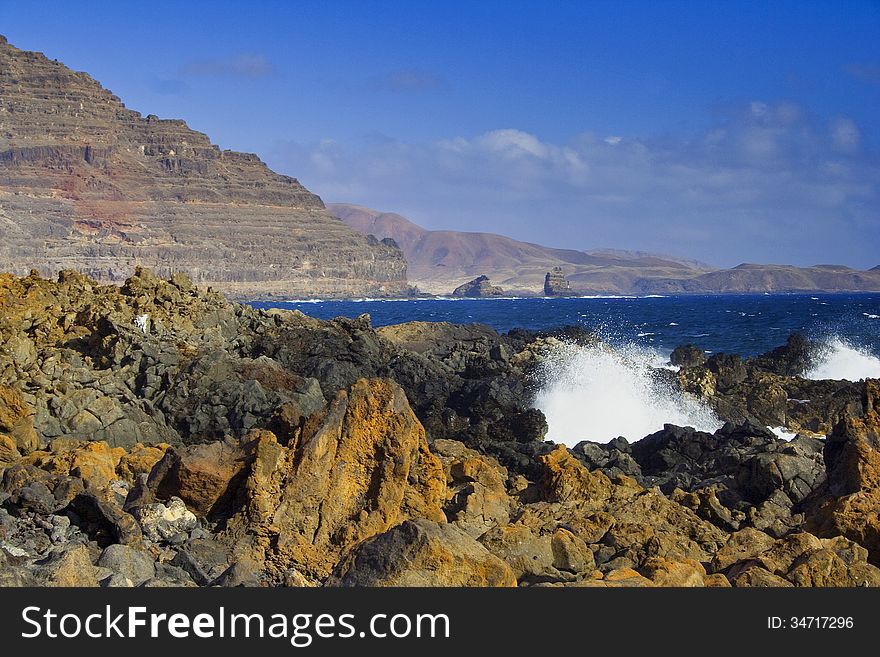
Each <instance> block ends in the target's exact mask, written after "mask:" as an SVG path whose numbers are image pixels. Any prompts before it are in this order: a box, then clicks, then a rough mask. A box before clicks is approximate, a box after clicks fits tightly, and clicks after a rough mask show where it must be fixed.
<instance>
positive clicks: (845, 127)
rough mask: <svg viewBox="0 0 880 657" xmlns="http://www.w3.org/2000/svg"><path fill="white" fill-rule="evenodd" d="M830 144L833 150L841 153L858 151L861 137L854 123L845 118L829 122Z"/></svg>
mask: <svg viewBox="0 0 880 657" xmlns="http://www.w3.org/2000/svg"><path fill="white" fill-rule="evenodd" d="M830 132H831V143H832V144H833V145H834V148H836V149H837V150H839V151H841V152H843V153H854V152H855V151H857V150H858V149H859V144H860V143H861V140H862V135H861V133H860V132H859V127H858V126H857V125H856V124H855V121H853V120H852V119H847V118H843V117H841V118H837V119H835V120H833V121H832V122H831V125H830Z"/></svg>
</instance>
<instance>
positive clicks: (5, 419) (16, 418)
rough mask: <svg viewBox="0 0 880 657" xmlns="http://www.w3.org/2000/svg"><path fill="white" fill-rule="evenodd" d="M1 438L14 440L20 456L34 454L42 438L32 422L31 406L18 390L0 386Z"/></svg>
mask: <svg viewBox="0 0 880 657" xmlns="http://www.w3.org/2000/svg"><path fill="white" fill-rule="evenodd" d="M0 436H7V437H8V438H9V439H10V440H12V441H13V442H14V443H15V449H16V451H18V452H19V453H20V454H27V453H28V452H32V451H33V450H35V449H37V447H38V446H39V444H40V437H39V435H38V434H37V431H36V429H34V425H33V422H32V421H31V408H30V406H28V405H27V403H26V402H25V401H24V399H22V397H21V393H19V392H18V390H15V389H13V388H10V387H8V386H0ZM5 442H8V441H5ZM10 456H11V454H10Z"/></svg>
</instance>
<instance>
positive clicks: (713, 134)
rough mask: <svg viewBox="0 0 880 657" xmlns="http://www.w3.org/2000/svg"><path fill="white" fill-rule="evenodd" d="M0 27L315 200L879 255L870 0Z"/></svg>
mask: <svg viewBox="0 0 880 657" xmlns="http://www.w3.org/2000/svg"><path fill="white" fill-rule="evenodd" d="M0 33H2V34H4V35H5V36H7V37H8V39H9V40H10V42H11V43H13V44H14V45H16V46H18V47H21V48H25V49H29V50H40V51H42V52H44V53H46V54H47V55H48V56H50V57H53V58H57V59H59V60H61V61H63V62H65V63H66V64H68V65H69V66H71V67H72V68H75V69H78V70H85V71H88V72H89V73H90V74H92V75H93V77H95V78H96V79H97V80H99V81H100V82H101V83H102V84H104V86H106V87H107V88H109V89H111V90H113V91H114V92H115V93H116V94H117V95H119V96H120V97H121V98H122V99H123V101H124V102H125V103H126V105H127V106H129V107H131V108H133V109H136V110H139V111H141V112H143V113H144V114H147V113H154V114H158V115H160V116H163V117H176V118H183V119H185V120H186V121H187V122H188V123H189V125H190V126H191V127H193V128H195V129H197V130H201V131H203V132H206V133H208V134H209V135H210V136H211V138H212V140H213V141H214V142H215V143H217V144H218V145H219V146H221V147H222V148H232V149H236V150H243V151H249V152H255V153H257V154H259V155H260V156H261V157H262V158H263V159H264V160H266V161H267V162H268V163H269V164H270V165H271V166H272V167H273V168H275V169H276V170H279V171H281V172H284V173H287V174H290V175H293V176H296V177H298V178H299V179H300V180H301V181H302V182H303V183H304V184H305V185H306V186H307V187H309V188H310V189H312V190H313V191H315V192H317V193H318V194H320V195H321V196H322V198H324V200H325V201H327V202H331V201H341V202H354V203H361V204H363V205H367V206H370V207H374V208H376V209H380V210H385V211H395V212H399V213H401V214H404V215H406V216H408V217H410V218H411V219H413V220H414V221H416V222H417V223H420V224H421V225H423V226H425V227H428V228H437V229H440V228H450V229H459V230H486V231H494V232H501V233H504V234H508V235H511V236H512V237H516V238H519V239H525V240H529V241H535V242H540V243H544V244H548V245H552V246H563V247H571V248H580V249H588V248H596V247H615V248H629V249H642V250H651V251H659V252H667V253H675V254H680V255H687V256H692V257H695V258H699V259H702V260H705V261H709V262H712V263H715V264H718V265H735V264H737V263H739V262H743V261H752V262H787V263H794V264H814V263H823V262H842V263H846V264H849V265H852V266H857V267H871V266H874V265H877V264H880V255H878V254H877V245H878V244H880V157H878V151H880V3H878V2H876V1H875V2H856V1H851V2H804V1H801V2H709V1H703V2H673V1H660V0H657V1H655V2H635V1H631V2H562V1H559V2H546V1H545V2H461V3H459V2H444V3H434V2H416V1H411V2H402V1H401V2H367V1H363V2H330V1H325V2H263V3H261V2H253V1H252V2H249V3H241V2H221V1H215V2H202V3H199V2H164V1H161V0H154V1H151V2H146V3H145V2H95V1H94V0H93V1H92V2H75V1H68V2H57V3H55V2H39V1H37V0H34V1H30V2H22V1H12V0H0Z"/></svg>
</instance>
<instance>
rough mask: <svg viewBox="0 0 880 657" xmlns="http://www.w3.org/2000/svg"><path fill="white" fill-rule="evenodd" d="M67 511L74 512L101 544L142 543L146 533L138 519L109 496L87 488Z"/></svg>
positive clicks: (79, 524) (137, 544) (88, 532)
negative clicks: (105, 496)
mask: <svg viewBox="0 0 880 657" xmlns="http://www.w3.org/2000/svg"><path fill="white" fill-rule="evenodd" d="M67 511H68V513H72V514H73V518H74V520H73V522H74V524H76V525H77V526H78V527H79V528H80V529H81V530H82V531H83V532H84V533H85V534H87V535H88V536H89V537H90V538H91V539H92V540H94V541H95V542H97V544H98V545H99V546H101V547H107V546H108V545H112V544H114V543H121V544H123V545H132V546H139V545H140V544H141V541H142V539H143V532H142V531H141V527H140V526H139V525H138V522H137V521H136V520H135V519H134V518H133V517H132V516H130V515H129V514H127V513H125V512H124V511H123V510H122V509H121V508H120V507H119V506H118V505H117V504H116V503H115V502H114V501H113V500H111V499H109V498H104V497H103V496H99V495H96V494H95V493H93V492H91V491H84V492H82V493H79V494H77V495H76V496H75V497H74V498H73V499H72V500H71V501H70V504H69V505H68V506H67Z"/></svg>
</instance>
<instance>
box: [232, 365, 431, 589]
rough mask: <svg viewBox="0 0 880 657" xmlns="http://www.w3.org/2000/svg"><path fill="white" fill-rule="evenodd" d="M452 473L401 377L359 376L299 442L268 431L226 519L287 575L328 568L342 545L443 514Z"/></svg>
mask: <svg viewBox="0 0 880 657" xmlns="http://www.w3.org/2000/svg"><path fill="white" fill-rule="evenodd" d="M444 492H445V477H444V475H443V468H442V466H441V464H440V462H439V461H438V459H437V458H436V457H435V456H434V455H433V454H431V452H430V451H429V449H428V445H427V442H426V440H425V433H424V429H423V428H422V426H421V424H420V423H419V421H418V420H417V419H416V417H415V415H414V414H413V412H412V410H411V409H410V407H409V404H408V403H407V400H406V396H405V395H404V393H403V391H402V390H401V388H400V387H399V386H397V385H396V384H394V383H393V382H391V381H388V380H383V379H375V380H370V381H368V380H360V381H358V382H356V383H355V384H354V385H353V386H352V387H351V388H350V389H349V390H348V391H341V392H340V393H339V395H338V396H337V397H336V399H335V400H334V401H333V402H332V403H331V404H330V406H329V407H328V409H327V410H326V412H325V413H323V414H321V415H320V416H319V417H316V418H314V422H313V424H312V426H311V427H310V428H309V429H308V430H307V431H306V436H305V437H304V439H303V441H302V444H301V445H299V446H297V447H296V448H289V447H284V446H282V445H279V444H278V442H277V440H276V439H275V436H274V435H272V434H270V433H268V432H264V433H263V434H262V435H261V436H260V437H259V438H258V440H257V442H256V445H255V451H254V461H253V464H252V466H251V469H250V472H249V474H248V477H247V480H246V482H245V484H244V489H243V492H242V497H243V500H244V501H243V506H242V509H241V511H239V512H238V513H237V514H236V515H235V516H233V517H232V518H231V519H230V521H229V528H230V529H229V532H230V534H231V536H232V537H234V538H236V539H237V540H239V541H240V543H242V544H244V545H248V546H250V547H249V548H248V549H249V550H250V554H251V556H252V558H253V559H254V560H255V561H256V562H258V563H265V566H266V568H267V570H269V571H270V572H272V573H275V574H276V577H280V576H281V573H283V572H284V571H286V570H287V569H288V568H290V567H291V566H296V567H297V568H302V569H303V570H304V571H305V572H309V573H315V574H318V575H323V576H326V575H327V574H328V573H329V571H330V569H331V568H332V566H333V564H334V563H335V562H336V560H337V558H338V555H339V554H341V553H342V552H344V551H345V550H346V549H348V548H349V547H351V546H352V545H354V544H355V543H357V542H359V541H362V540H364V539H366V538H369V537H370V536H374V535H376V534H380V533H382V532H384V531H386V530H387V529H389V528H390V527H392V526H394V525H395V524H397V523H399V522H400V521H402V520H404V519H406V518H419V517H420V518H428V519H431V520H438V521H442V522H445V520H446V518H445V516H444V514H443V511H442V502H443V499H444V497H445V495H444Z"/></svg>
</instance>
